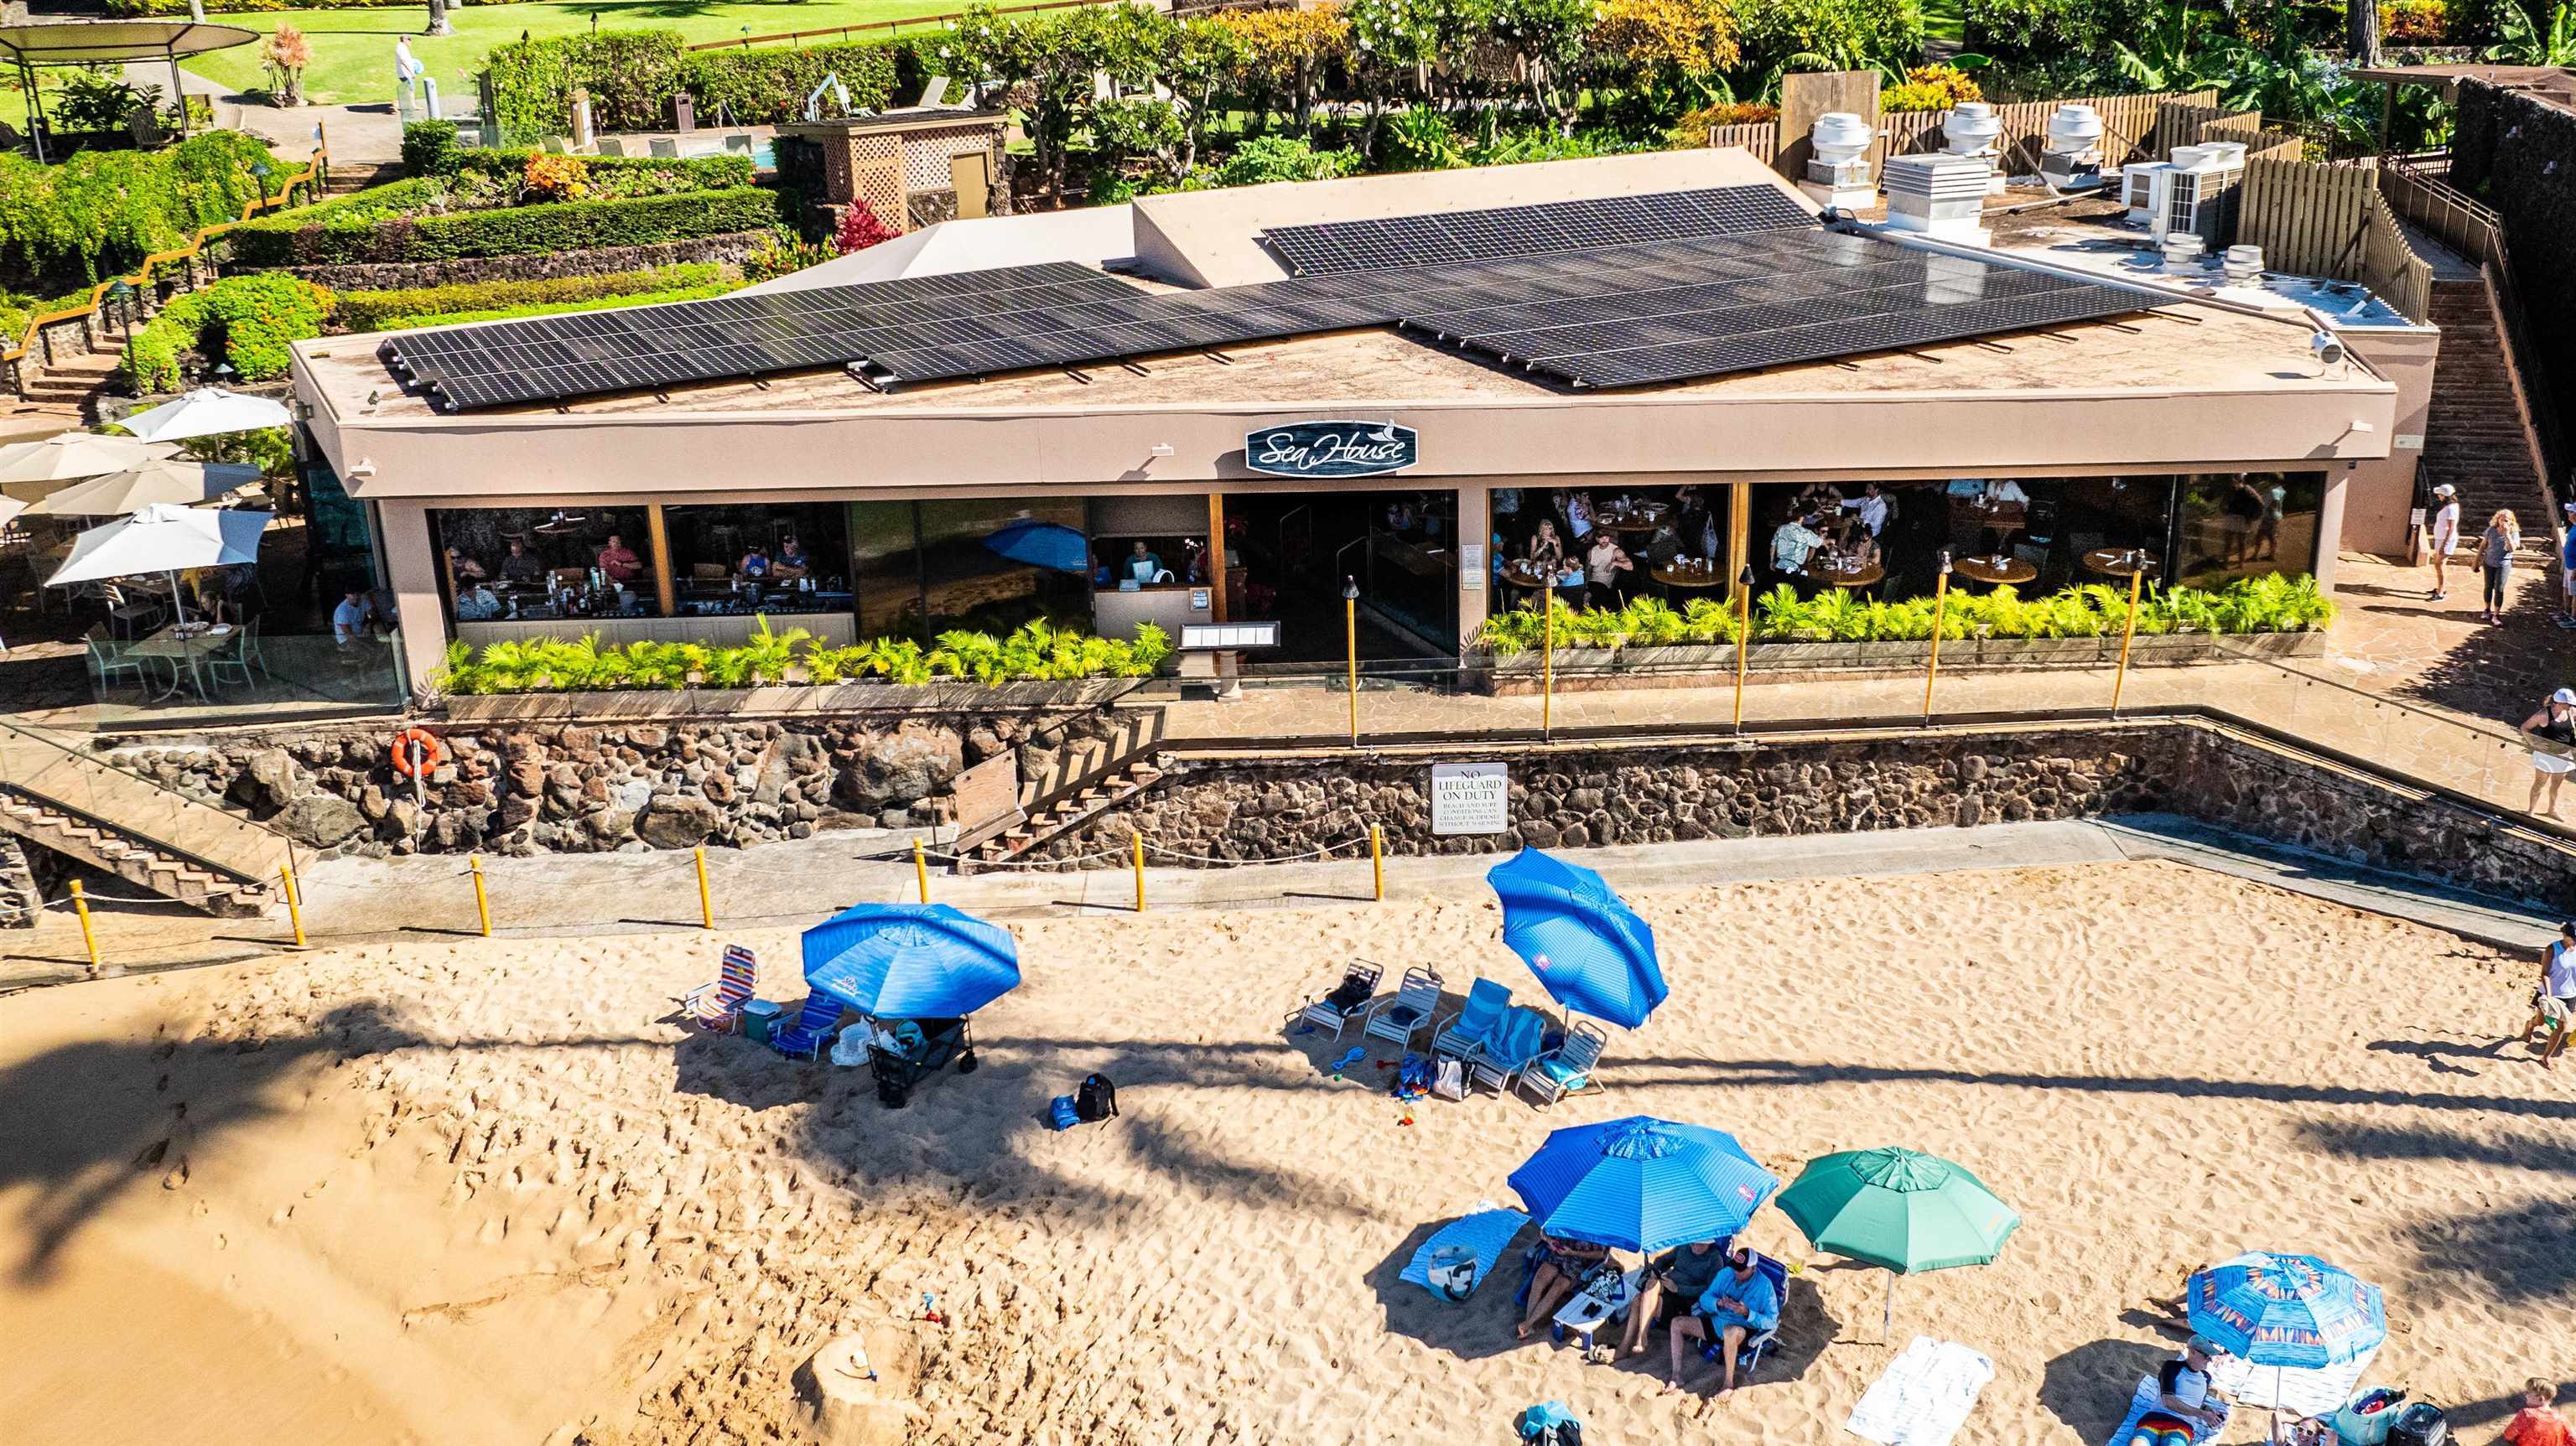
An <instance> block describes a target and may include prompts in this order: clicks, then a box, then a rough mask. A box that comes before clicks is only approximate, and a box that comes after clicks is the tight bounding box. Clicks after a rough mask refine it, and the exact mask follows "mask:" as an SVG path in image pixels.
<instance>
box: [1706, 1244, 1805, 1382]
mask: <svg viewBox="0 0 2576 1446" xmlns="http://www.w3.org/2000/svg"><path fill="white" fill-rule="evenodd" d="M1717 1249H1718V1253H1719V1254H1721V1255H1723V1254H1728V1253H1731V1252H1733V1250H1734V1249H1735V1242H1734V1241H1733V1240H1731V1239H1730V1240H1722V1241H1720V1242H1718V1246H1717ZM1753 1269H1754V1270H1755V1272H1757V1273H1758V1274H1760V1275H1761V1276H1762V1278H1763V1279H1765V1280H1768V1281H1770V1282H1771V1290H1772V1293H1773V1294H1774V1295H1776V1296H1777V1297H1778V1298H1779V1301H1780V1317H1781V1319H1783V1320H1786V1319H1788V1315H1789V1267H1788V1266H1787V1265H1784V1264H1782V1263H1781V1262H1779V1261H1777V1260H1774V1259H1772V1258H1771V1257H1770V1256H1767V1255H1764V1254H1763V1253H1762V1252H1760V1251H1758V1250H1757V1251H1755V1252H1753ZM1779 1338H1780V1327H1779V1326H1777V1325H1774V1326H1772V1327H1771V1329H1769V1330H1767V1331H1763V1332H1761V1333H1760V1334H1757V1335H1748V1336H1746V1337H1745V1338H1744V1348H1743V1349H1742V1350H1740V1351H1737V1352H1736V1353H1735V1379H1736V1381H1737V1382H1738V1383H1739V1384H1740V1383H1742V1382H1745V1381H1749V1380H1752V1379H1753V1371H1754V1368H1755V1367H1757V1366H1759V1365H1761V1364H1762V1353H1763V1352H1765V1351H1767V1350H1769V1349H1771V1343H1772V1342H1773V1341H1775V1340H1778V1339H1779ZM1725 1354H1726V1348H1725V1347H1724V1346H1722V1345H1720V1344H1719V1343H1718V1342H1716V1341H1713V1340H1712V1341H1702V1342H1701V1343H1700V1348H1699V1355H1700V1359H1701V1360H1704V1361H1714V1360H1719V1359H1721V1358H1723V1357H1724V1356H1725Z"/></svg>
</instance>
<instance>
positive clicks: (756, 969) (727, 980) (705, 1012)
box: [680, 944, 760, 1034]
mask: <svg viewBox="0 0 2576 1446" xmlns="http://www.w3.org/2000/svg"><path fill="white" fill-rule="evenodd" d="M759 984H760V961H759V959H758V958H757V957H755V956H754V955H753V954H752V952H751V951H750V950H748V949H746V948H744V947H742V946H741V945H740V944H727V945H726V946H725V948H724V964H723V965H722V967H721V968H720V969H719V970H718V972H717V975H716V981H715V982H714V983H713V984H701V985H699V986H698V987H697V988H695V989H692V990H690V991H689V992H688V993H687V994H686V995H685V996H683V997H682V998H681V1000H680V1009H681V1010H682V1012H684V1013H686V1014H687V1015H688V1016H689V1017H690V1018H691V1019H694V1020H696V1021H697V1023H698V1027H699V1028H700V1029H704V1030H706V1031H708V1032H710V1033H713V1034H730V1033H731V1032H732V1031H733V1028H734V1025H735V1023H736V1022H737V1021H738V1020H740V1019H741V1017H742V1007H743V1006H744V1005H745V1004H748V1003H750V1002H751V995H752V991H753V990H754V989H756V988H758V987H759Z"/></svg>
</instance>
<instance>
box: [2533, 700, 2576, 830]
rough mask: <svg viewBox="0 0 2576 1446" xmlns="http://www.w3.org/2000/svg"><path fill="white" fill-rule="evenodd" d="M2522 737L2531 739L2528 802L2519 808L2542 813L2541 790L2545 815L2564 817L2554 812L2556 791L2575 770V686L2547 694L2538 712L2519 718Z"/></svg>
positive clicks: (2556, 802)
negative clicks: (2529, 794) (2544, 798)
mask: <svg viewBox="0 0 2576 1446" xmlns="http://www.w3.org/2000/svg"><path fill="white" fill-rule="evenodd" d="M2522 736H2523V737H2525V738H2528V739H2530V740H2531V801H2530V802H2529V803H2527V804H2524V805H2523V809H2522V811H2523V812H2525V813H2540V812H2543V811H2544V810H2543V809H2542V808H2541V806H2540V800H2541V795H2543V794H2544V793H2545V794H2547V795H2548V798H2549V807H2548V809H2547V810H2545V811H2546V812H2547V813H2548V815H2549V816H2550V817H2551V818H2563V817H2565V816H2566V815H2564V814H2561V813H2560V812H2559V811H2558V791H2559V789H2561V788H2563V787H2565V786H2566V783H2567V775H2568V774H2570V773H2576V688H2561V689H2559V690H2558V691H2557V692H2555V693H2552V694H2550V695H2549V698H2548V700H2547V701H2546V702H2544V703H2542V704H2541V705H2540V711H2539V712H2537V713H2534V714H2532V715H2531V716H2530V717H2528V718H2525V719H2523V720H2522Z"/></svg>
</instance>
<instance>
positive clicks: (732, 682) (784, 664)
mask: <svg viewBox="0 0 2576 1446" xmlns="http://www.w3.org/2000/svg"><path fill="white" fill-rule="evenodd" d="M800 648H801V651H800ZM1171 653H1172V647H1171V639H1170V637H1169V636H1168V635H1167V634H1165V633H1164V631H1163V630H1162V629H1161V628H1158V627H1155V626H1154V625H1152V624H1150V623H1148V624H1146V625H1144V626H1142V627H1140V628H1138V629H1137V636H1136V641H1134V642H1132V643H1130V642H1122V641H1120V640H1118V639H1115V638H1100V637H1092V636H1089V635H1087V634H1084V633H1078V632H1075V631H1073V630H1072V629H1069V628H1057V627H1054V626H1052V625H1050V624H1048V623H1047V622H1045V621H1044V620H1039V621H1035V622H1031V623H1029V624H1027V625H1025V626H1023V627H1021V628H1020V629H1019V630H1018V631H1016V632H1013V633H1012V634H1010V635H1009V636H1008V637H1002V638H996V637H994V636H992V635H991V634H989V633H974V632H946V633H941V634H940V635H939V636H938V638H936V639H935V640H934V641H933V645H932V646H931V647H929V648H924V647H923V646H922V645H921V644H920V643H918V642H916V641H914V640H912V639H910V638H876V639H873V640H870V641H867V642H861V643H853V644H851V645H850V646H848V647H842V648H836V647H829V646H826V645H824V644H822V643H820V642H817V641H816V640H815V639H814V638H813V636H812V635H811V634H809V633H807V632H806V631H805V630H804V629H803V628H791V629H789V630H788V631H787V632H785V633H774V632H772V631H771V630H770V627H769V619H767V618H765V617H763V618H758V619H756V620H755V626H754V631H753V632H752V635H751V636H750V637H749V638H747V639H745V640H744V641H743V642H742V643H741V644H739V645H737V646H734V647H729V648H717V647H708V646H706V645H704V644H700V643H653V642H638V643H627V644H623V645H610V646H605V647H603V646H601V645H600V642H599V639H598V638H597V637H596V636H588V637H582V638H577V639H561V638H537V639H530V640H527V641H525V642H500V643H493V644H490V645H489V646H486V647H484V648H482V649H481V650H479V652H478V650H477V649H475V647H474V646H473V645H472V644H470V643H465V642H461V641H460V642H453V643H450V644H448V645H447V665H446V666H445V667H444V668H442V669H440V670H439V673H438V676H437V678H436V679H435V682H436V686H437V687H438V688H439V689H440V690H441V691H443V692H446V693H449V694H457V695H480V694H490V693H538V692H585V691H592V690H618V689H672V690H677V689H680V688H685V687H689V686H692V685H703V686H707V687H716V688H742V687H757V686H762V685H766V684H775V683H786V682H793V681H796V680H797V678H798V675H800V674H801V675H802V677H803V680H804V681H806V682H809V683H815V684H832V683H843V682H857V681H862V680H865V679H869V678H881V679H883V680H885V681H887V682H889V683H899V684H910V685H919V684H923V683H933V682H938V681H941V680H943V679H948V680H962V681H966V682H974V683H981V684H984V685H985V686H987V687H993V686H998V685H1000V684H1003V683H1017V682H1075V681H1080V680H1084V679H1090V678H1144V677H1150V676H1152V675H1153V672H1154V670H1155V668H1157V667H1158V666H1160V665H1161V664H1162V662H1163V660H1164V659H1166V658H1168V657H1170V656H1171Z"/></svg>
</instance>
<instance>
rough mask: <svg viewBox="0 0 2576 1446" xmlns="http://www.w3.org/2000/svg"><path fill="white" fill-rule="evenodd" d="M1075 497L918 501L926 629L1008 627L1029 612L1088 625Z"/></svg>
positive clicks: (1085, 564) (1084, 554)
mask: <svg viewBox="0 0 2576 1446" xmlns="http://www.w3.org/2000/svg"><path fill="white" fill-rule="evenodd" d="M1083 510H1084V509H1083V503H1082V500H1081V499H1079V498H1050V499H1032V498H1008V497H993V498H952V499H944V500H941V501H937V502H924V503H922V504H921V574H922V579H923V582H924V583H925V585H926V588H925V590H926V593H927V596H928V600H929V625H928V631H929V632H930V633H931V634H932V635H933V636H936V635H938V634H940V633H943V632H947V631H949V630H950V629H953V628H963V629H966V630H968V631H973V632H984V633H991V634H993V635H994V636H996V637H999V636H1001V635H1003V634H1006V633H1009V632H1011V631H1012V630H1013V629H1015V628H1018V627H1019V626H1020V625H1021V624H1023V623H1026V622H1029V621H1030V620H1032V619H1034V618H1046V619H1048V620H1049V621H1050V622H1053V623H1055V624H1058V625H1060V626H1063V627H1069V628H1077V629H1080V630H1083V631H1086V632H1087V631H1089V630H1090V625H1091V586H1090V579H1089V576H1088V572H1089V557H1090V539H1089V538H1088V537H1087V536H1085V535H1084V532H1083Z"/></svg>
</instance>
